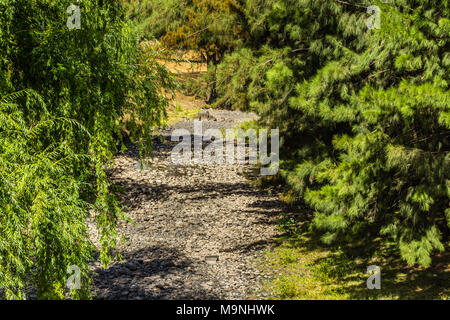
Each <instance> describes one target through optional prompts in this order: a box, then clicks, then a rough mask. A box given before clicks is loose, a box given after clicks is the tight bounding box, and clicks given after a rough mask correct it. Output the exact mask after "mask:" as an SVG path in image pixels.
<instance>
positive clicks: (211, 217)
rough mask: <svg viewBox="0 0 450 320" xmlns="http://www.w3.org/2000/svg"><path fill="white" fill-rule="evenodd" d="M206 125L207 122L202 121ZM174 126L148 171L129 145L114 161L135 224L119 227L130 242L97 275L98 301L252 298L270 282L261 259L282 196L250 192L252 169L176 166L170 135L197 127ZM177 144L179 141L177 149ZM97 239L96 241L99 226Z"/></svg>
mask: <svg viewBox="0 0 450 320" xmlns="http://www.w3.org/2000/svg"><path fill="white" fill-rule="evenodd" d="M214 112H215V113H214V114H215V115H219V116H214V118H213V119H208V120H207V121H203V125H204V128H205V127H206V128H218V129H221V128H223V129H225V128H230V127H235V126H236V125H238V124H239V123H240V122H243V121H248V120H251V119H253V118H254V115H251V114H250V115H249V114H244V113H242V112H238V111H226V112H225V111H224V112H221V111H218V112H217V111H214ZM202 120H203V119H202ZM192 123H193V120H186V121H184V122H180V123H177V124H176V125H174V126H173V128H170V129H168V130H166V131H165V132H164V133H163V134H164V135H165V136H166V139H165V140H164V141H162V142H158V141H157V140H155V141H156V143H155V145H154V157H153V158H152V159H150V162H149V163H147V164H145V165H144V166H143V168H141V166H140V165H139V157H138V151H137V149H136V148H135V147H134V146H131V147H130V148H129V149H128V150H127V151H126V152H124V153H123V154H120V155H118V156H117V157H116V160H115V167H114V169H113V170H111V172H110V177H111V182H112V183H113V184H115V185H120V186H121V188H122V189H123V190H122V192H121V193H120V200H121V202H122V203H123V204H124V206H125V212H126V213H127V215H128V216H129V217H131V218H132V220H133V223H121V225H120V228H119V231H120V233H121V234H122V235H123V236H124V237H125V239H126V241H125V242H124V243H123V244H121V245H120V247H119V251H120V253H121V254H122V256H123V261H122V262H114V263H113V264H112V265H111V266H110V267H108V268H107V269H102V268H101V267H100V264H99V262H98V261H97V262H95V263H93V264H92V268H93V270H94V272H95V276H94V285H93V287H94V288H93V295H94V298H96V299H255V298H264V296H263V295H262V293H260V290H259V288H260V286H261V284H262V282H263V281H264V280H266V279H268V278H269V275H267V274H264V273H263V272H262V271H260V269H259V268H258V267H257V263H256V259H257V258H258V257H260V256H261V255H262V254H263V252H264V251H265V250H266V249H268V248H270V247H271V246H272V245H274V239H275V238H276V236H277V235H278V233H279V231H277V229H276V220H277V216H278V214H279V213H280V212H281V210H283V209H282V208H283V204H282V203H281V202H280V201H279V200H278V196H277V195H269V194H268V193H267V191H263V190H258V189H256V188H254V187H252V186H251V184H250V182H249V180H248V176H249V174H250V173H251V172H252V171H254V170H252V167H251V166H250V165H245V164H220V165H206V164H197V165H176V164H174V163H173V162H172V160H171V150H172V148H173V146H174V143H173V142H170V141H169V140H170V139H169V138H168V137H169V134H170V132H171V130H172V129H174V128H188V129H190V130H191V129H192ZM175 144H176V143H175ZM91 231H92V237H93V240H94V242H97V239H96V232H95V228H94V225H93V224H91Z"/></svg>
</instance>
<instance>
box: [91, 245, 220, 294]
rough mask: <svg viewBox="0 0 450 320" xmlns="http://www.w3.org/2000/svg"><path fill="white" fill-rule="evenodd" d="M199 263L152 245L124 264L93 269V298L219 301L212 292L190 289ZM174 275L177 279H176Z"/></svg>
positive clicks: (130, 255) (127, 256)
mask: <svg viewBox="0 0 450 320" xmlns="http://www.w3.org/2000/svg"><path fill="white" fill-rule="evenodd" d="M196 263H197V264H198V261H197V262H196V261H192V260H190V259H188V258H187V257H186V256H185V255H183V254H182V253H181V252H180V251H178V250H176V249H174V248H168V247H161V246H153V247H148V248H145V249H139V250H136V251H132V252H128V253H125V254H124V256H123V258H122V262H117V263H114V264H112V265H111V266H109V267H108V268H106V269H102V268H97V269H95V270H94V277H93V282H94V286H93V287H94V288H95V290H94V292H93V297H94V299H99V300H134V299H136V300H167V299H171V300H172V299H188V300H190V299H218V298H219V297H218V296H217V294H215V293H213V292H212V290H207V289H205V288H203V287H198V286H197V287H189V286H187V285H186V282H185V281H186V280H187V279H190V278H191V277H192V276H195V271H194V268H190V267H192V266H195V264H196ZM174 276H175V277H174Z"/></svg>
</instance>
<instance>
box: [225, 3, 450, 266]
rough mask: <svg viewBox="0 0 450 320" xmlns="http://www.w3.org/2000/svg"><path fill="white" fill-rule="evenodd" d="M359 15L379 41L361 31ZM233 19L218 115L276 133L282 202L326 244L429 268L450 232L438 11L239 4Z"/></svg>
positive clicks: (405, 6) (445, 9)
mask: <svg viewBox="0 0 450 320" xmlns="http://www.w3.org/2000/svg"><path fill="white" fill-rule="evenodd" d="M369 5H378V6H379V7H380V9H381V28H380V29H374V30H369V29H368V27H367V25H366V20H367V18H368V17H369V14H367V13H366V8H367V6H369ZM242 11H243V12H244V13H245V19H246V21H247V24H248V25H249V30H250V39H248V40H247V41H246V42H245V44H244V47H243V48H241V47H236V48H235V51H234V52H233V53H231V54H229V55H226V56H225V57H224V59H223V62H222V63H221V64H220V65H219V66H218V67H217V79H218V81H217V92H218V93H219V98H218V102H220V105H221V106H225V107H229V108H242V109H251V110H254V111H257V112H258V113H259V114H260V116H261V122H262V124H263V125H265V126H269V127H272V128H279V129H280V135H281V137H282V141H281V142H282V148H281V152H282V156H281V159H282V162H281V175H282V177H283V178H284V180H285V182H286V184H287V185H288V186H289V188H290V193H289V194H290V198H292V197H294V198H296V199H297V202H299V203H302V202H303V201H306V202H307V203H308V204H309V205H310V206H311V207H312V208H313V209H314V210H315V215H314V219H313V220H312V223H311V229H312V230H314V231H316V232H318V233H319V234H321V236H322V240H323V241H324V242H325V243H333V242H342V241H344V242H354V241H359V240H362V239H364V240H365V241H371V240H372V239H374V238H377V237H382V238H383V239H385V240H386V241H390V240H394V241H395V242H396V243H397V247H398V250H399V252H400V254H401V256H402V257H403V258H404V259H405V260H406V261H407V263H408V264H415V263H418V264H420V265H422V266H429V265H430V264H431V256H432V254H433V253H434V252H438V251H443V250H445V245H446V243H447V241H448V234H449V224H450V220H449V212H450V210H449V208H448V204H449V195H450V188H449V185H450V182H449V179H450V177H449V172H450V170H449V169H450V168H449V163H450V162H449V160H450V159H449V146H450V145H449V140H448V139H449V136H450V130H449V129H450V127H449V105H450V104H449V102H450V101H449V99H450V98H449V90H448V86H449V80H450V79H449V73H448V70H449V66H450V62H449V61H450V60H449V57H450V56H449V52H448V48H449V47H450V43H449V41H450V37H449V18H450V6H449V4H448V2H446V1H428V0H421V1H400V0H399V1H392V3H384V2H383V1H375V2H373V1H362V2H361V3H358V4H355V5H353V4H352V3H347V2H339V1H309V0H248V1H246V5H245V8H243V9H242ZM290 202H291V203H295V202H293V201H290Z"/></svg>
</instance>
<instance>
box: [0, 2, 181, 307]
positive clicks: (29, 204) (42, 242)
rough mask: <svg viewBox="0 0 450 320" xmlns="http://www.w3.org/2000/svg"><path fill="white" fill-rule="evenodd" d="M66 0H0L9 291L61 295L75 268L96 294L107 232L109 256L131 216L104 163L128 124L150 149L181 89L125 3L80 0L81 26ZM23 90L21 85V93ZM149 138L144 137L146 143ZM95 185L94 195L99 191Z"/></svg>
mask: <svg viewBox="0 0 450 320" xmlns="http://www.w3.org/2000/svg"><path fill="white" fill-rule="evenodd" d="M70 4H71V1H69V0H56V1H54V0H35V1H28V0H2V1H0V12H1V14H0V25H1V27H0V30H1V32H0V36H1V41H0V79H1V80H0V97H3V98H1V106H0V136H1V140H0V177H1V180H0V193H1V197H0V235H1V236H0V260H1V263H0V287H2V288H3V290H4V292H3V293H4V294H5V295H6V297H7V298H20V299H21V298H25V297H26V295H27V292H28V290H30V288H35V289H37V293H38V297H39V298H62V297H63V296H64V294H65V289H66V283H65V282H66V279H67V276H68V274H67V268H68V267H69V266H72V265H76V266H78V267H79V268H80V271H81V278H82V288H83V289H82V290H73V292H72V297H74V298H86V297H88V296H89V291H90V290H89V281H90V280H89V268H88V262H89V259H91V257H92V250H93V246H92V244H91V243H90V241H89V237H88V233H87V225H86V218H87V217H89V216H91V215H93V216H95V219H96V222H97V228H98V232H99V233H100V242H101V252H100V259H101V261H102V263H103V264H104V265H107V264H108V263H109V262H110V261H111V259H112V258H113V256H112V251H111V250H112V249H113V248H114V247H116V246H117V241H118V234H117V231H116V226H117V223H118V221H119V220H120V219H122V218H125V217H124V215H123V213H122V212H121V210H120V208H119V204H118V203H117V201H116V199H115V197H114V195H113V194H112V193H111V192H110V190H109V182H108V179H107V176H106V173H105V171H104V169H105V166H106V165H107V164H108V163H109V162H110V160H111V159H112V157H113V155H114V153H115V152H116V151H117V150H118V148H120V147H121V146H122V129H123V128H126V131H128V132H130V135H131V136H130V137H131V138H132V139H133V140H139V141H140V142H141V146H143V147H144V142H145V141H151V140H150V138H151V134H152V129H153V128H154V127H156V126H158V125H160V124H161V123H162V120H163V118H164V116H165V106H166V105H167V101H166V99H165V98H164V97H163V96H162V95H161V89H163V88H165V89H171V88H173V84H172V80H171V78H170V77H169V74H168V72H167V71H166V69H165V68H164V67H162V66H160V65H158V64H157V63H156V60H157V59H158V52H156V51H154V49H152V48H151V47H145V46H140V45H139V43H138V36H137V35H136V34H135V33H134V32H133V28H132V26H131V25H129V24H128V23H127V22H126V21H125V18H124V17H125V15H124V11H123V10H122V6H121V3H120V2H116V1H101V0H91V1H83V2H81V3H79V6H80V9H81V30H77V29H74V30H69V29H68V28H67V26H66V21H67V18H68V17H69V15H68V14H67V13H66V10H67V7H68V6H69V5H70ZM14 92H16V93H14ZM150 150H151V145H149V144H147V145H145V148H143V151H144V153H143V155H145V152H149V151H150ZM92 195H95V196H94V197H92Z"/></svg>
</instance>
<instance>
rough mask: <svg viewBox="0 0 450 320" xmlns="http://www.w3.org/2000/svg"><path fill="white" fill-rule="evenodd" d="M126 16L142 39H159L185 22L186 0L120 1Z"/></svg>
mask: <svg viewBox="0 0 450 320" xmlns="http://www.w3.org/2000/svg"><path fill="white" fill-rule="evenodd" d="M122 2H123V5H124V8H125V10H126V14H127V16H128V17H129V18H130V19H132V20H133V21H134V22H135V24H136V27H137V30H138V31H139V33H140V34H141V36H142V37H144V38H147V39H152V38H156V39H158V38H160V37H162V36H164V35H165V34H166V33H167V32H168V31H175V30H177V29H178V28H179V27H181V26H182V25H183V24H184V23H185V22H186V20H187V17H186V7H187V5H188V3H189V1H187V0H122Z"/></svg>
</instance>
